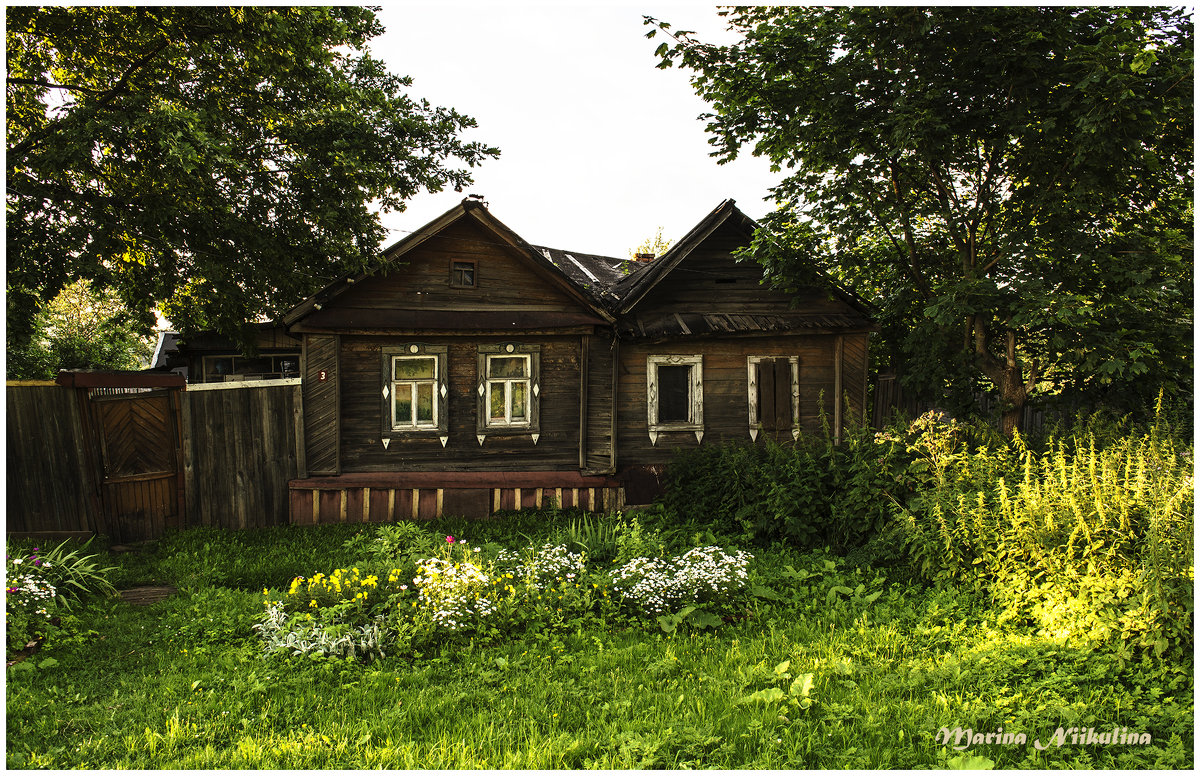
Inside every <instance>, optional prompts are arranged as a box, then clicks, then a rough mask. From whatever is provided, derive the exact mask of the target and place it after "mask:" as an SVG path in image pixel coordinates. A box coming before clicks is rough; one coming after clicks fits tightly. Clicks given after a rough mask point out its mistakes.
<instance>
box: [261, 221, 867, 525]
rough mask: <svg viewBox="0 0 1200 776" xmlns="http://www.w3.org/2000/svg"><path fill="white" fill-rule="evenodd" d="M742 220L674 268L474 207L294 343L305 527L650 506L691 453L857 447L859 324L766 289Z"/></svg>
mask: <svg viewBox="0 0 1200 776" xmlns="http://www.w3.org/2000/svg"><path fill="white" fill-rule="evenodd" d="M754 226H755V225H754V223H753V222H752V221H751V220H750V219H749V218H747V217H746V216H745V215H743V214H742V213H741V212H740V211H739V210H738V209H737V208H736V207H735V205H734V203H733V202H732V201H726V202H724V203H722V204H721V205H720V206H719V207H717V208H716V209H715V210H714V211H713V212H712V213H710V214H709V215H708V216H707V217H706V218H705V219H704V220H703V221H701V222H700V224H698V225H697V226H696V227H695V228H694V229H693V230H692V231H691V232H690V233H688V235H687V236H685V237H684V238H683V239H682V240H680V241H679V242H678V243H676V244H675V245H674V246H673V247H672V248H671V249H670V250H669V251H667V252H666V253H665V254H664V255H662V256H661V257H658V258H656V259H654V260H653V261H649V262H638V261H629V260H622V259H614V258H606V257H602V256H595V255H590V254H583V253H577V252H573V251H563V250H558V249H553V248H547V247H541V246H536V245H531V244H529V243H527V242H526V241H525V240H524V239H522V238H521V237H520V236H518V235H517V234H515V233H514V232H513V231H512V230H510V229H509V228H508V227H506V226H505V225H504V224H503V223H501V222H500V221H499V220H498V219H496V218H495V216H493V215H492V214H491V213H490V212H489V210H488V209H487V207H486V206H485V205H484V204H483V203H481V202H478V201H475V200H472V199H467V200H464V201H463V202H462V203H461V204H460V205H458V206H457V207H455V208H453V209H451V210H450V211H448V212H447V213H445V214H444V215H442V216H441V217H440V218H438V219H436V220H434V221H433V222H431V223H430V224H428V225H426V226H425V227H424V228H422V229H420V230H418V231H416V232H414V233H412V234H410V235H409V236H408V237H406V238H404V239H402V240H400V241H399V242H397V243H396V244H395V245H393V246H391V247H390V248H388V249H387V250H386V251H385V258H386V261H385V263H384V265H383V266H382V268H381V269H379V270H377V271H374V272H371V273H367V274H363V275H359V276H356V277H346V278H343V279H341V280H339V281H337V282H335V283H333V284H331V285H330V286H328V287H326V288H325V289H323V290H322V291H320V292H319V293H317V294H315V295H314V296H312V297H311V298H309V299H307V300H305V301H304V302H303V303H301V304H300V305H298V306H296V307H295V308H294V309H292V310H291V311H290V312H289V313H288V314H287V315H286V316H284V318H283V320H282V323H283V324H284V325H285V326H286V327H287V328H288V331H289V332H290V333H291V334H292V336H295V337H297V338H299V339H300V340H301V341H302V342H303V351H302V358H301V372H302V377H303V399H304V402H303V403H304V429H305V455H306V469H307V474H308V476H306V477H304V478H303V479H298V480H295V481H293V482H291V483H290V489H291V492H290V495H291V519H292V521H293V522H295V523H314V522H339V521H355V522H357V521H388V520H395V519H403V518H410V517H428V516H433V515H438V514H442V513H446V514H465V515H469V516H482V515H487V514H490V513H493V512H496V511H499V510H503V509H513V508H522V507H536V506H543V505H547V504H548V503H549V502H550V501H551V500H553V501H554V502H555V503H557V504H559V505H561V506H564V507H571V506H580V507H583V508H585V509H589V510H602V509H611V508H619V507H621V506H623V505H625V504H627V503H628V504H634V503H647V502H648V501H649V500H651V498H652V497H653V496H654V495H655V494H656V493H657V492H659V490H660V486H659V484H658V478H659V477H660V475H661V473H662V471H663V470H664V468H665V464H666V463H667V462H668V461H669V460H670V458H671V456H672V454H673V451H675V450H676V449H678V448H686V447H689V446H694V445H700V444H715V443H720V442H726V441H732V440H746V439H751V440H762V439H763V438H764V437H765V436H767V435H771V436H774V437H776V438H778V439H782V440H787V439H793V438H795V437H796V436H798V435H799V434H800V433H801V432H802V431H813V432H815V431H818V430H819V429H820V423H821V420H820V416H821V414H822V413H825V415H826V416H827V417H828V419H829V421H830V422H831V423H832V424H833V426H834V428H835V429H840V428H841V425H842V423H843V421H844V418H843V417H842V411H843V410H842V408H843V402H837V401H835V397H837V396H845V397H846V399H847V402H846V404H848V407H849V411H850V412H852V413H855V414H856V415H860V416H861V414H862V413H863V412H864V410H865V406H866V390H867V338H868V336H869V334H870V332H871V331H872V330H873V328H874V326H873V324H872V323H871V321H870V318H869V315H868V311H867V309H866V306H865V305H864V303H862V302H861V301H860V300H858V299H856V298H854V297H852V296H851V295H849V294H847V293H845V292H842V291H837V290H835V291H833V292H832V293H831V292H829V291H826V290H815V289H814V290H812V291H810V292H804V293H800V294H798V295H797V294H786V293H782V292H778V291H773V290H769V289H767V288H765V287H764V286H762V285H761V282H760V281H761V274H762V272H761V269H760V268H759V267H757V266H756V265H754V264H752V263H739V262H737V261H735V260H734V259H733V257H732V255H731V251H733V250H735V249H736V248H738V247H741V246H743V245H746V244H747V243H748V241H749V240H750V238H751V235H752V233H753V229H754Z"/></svg>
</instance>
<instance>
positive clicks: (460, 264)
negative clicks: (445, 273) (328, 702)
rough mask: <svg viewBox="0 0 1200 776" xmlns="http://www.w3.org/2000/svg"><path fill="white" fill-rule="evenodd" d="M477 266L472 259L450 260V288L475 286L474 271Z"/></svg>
mask: <svg viewBox="0 0 1200 776" xmlns="http://www.w3.org/2000/svg"><path fill="white" fill-rule="evenodd" d="M477 269H478V267H477V266H476V264H475V262H473V261H459V260H452V261H451V262H450V286H451V287H452V288H475V273H476V271H477Z"/></svg>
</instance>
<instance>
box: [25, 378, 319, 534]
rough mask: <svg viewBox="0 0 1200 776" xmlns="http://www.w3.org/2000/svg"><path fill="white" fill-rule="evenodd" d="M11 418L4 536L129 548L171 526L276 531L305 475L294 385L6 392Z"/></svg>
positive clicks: (82, 386)
mask: <svg viewBox="0 0 1200 776" xmlns="http://www.w3.org/2000/svg"><path fill="white" fill-rule="evenodd" d="M135 379H136V378H133V377H129V378H128V380H130V381H133V380H135ZM93 382H94V381H93ZM6 411H7V421H8V426H7V469H8V472H7V473H8V489H7V492H8V496H7V531H8V533H10V534H22V533H37V534H49V533H55V534H67V535H69V534H76V533H92V532H95V533H102V534H105V535H106V536H108V537H109V538H111V539H112V540H114V541H118V542H131V541H139V540H143V539H152V538H156V537H158V536H161V535H162V533H163V531H165V530H166V529H168V528H183V527H190V526H199V525H208V526H219V527H225V528H254V527H261V526H269V525H283V524H286V523H287V522H288V481H289V480H292V479H296V478H297V477H303V476H305V474H306V471H305V464H304V447H303V439H304V436H303V428H302V423H303V413H302V411H301V398H300V385H299V380H287V381H282V380H275V381H269V382H268V381H263V382H261V383H258V382H255V383H219V384H216V385H203V386H200V385H195V386H191V387H189V388H187V389H186V390H183V389H182V386H174V387H171V386H163V385H161V384H160V385H159V386H157V387H154V388H152V389H151V390H147V391H134V390H128V389H127V390H120V389H114V388H113V387H112V386H94V385H91V384H90V383H89V382H88V381H86V380H82V379H81V380H79V384H75V383H71V384H70V385H68V386H59V385H53V384H40V385H30V384H12V383H10V384H9V385H8V386H7V390H6Z"/></svg>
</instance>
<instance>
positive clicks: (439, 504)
mask: <svg viewBox="0 0 1200 776" xmlns="http://www.w3.org/2000/svg"><path fill="white" fill-rule="evenodd" d="M435 514H436V515H437V517H441V516H442V489H441V488H438V490H437V512H436V513H435Z"/></svg>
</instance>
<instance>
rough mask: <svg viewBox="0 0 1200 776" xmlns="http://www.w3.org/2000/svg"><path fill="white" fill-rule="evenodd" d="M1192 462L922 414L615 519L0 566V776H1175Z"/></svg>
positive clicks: (1186, 733)
mask: <svg viewBox="0 0 1200 776" xmlns="http://www.w3.org/2000/svg"><path fill="white" fill-rule="evenodd" d="M1189 435H1190V429H1184V428H1177V427H1173V426H1172V425H1171V424H1170V423H1168V422H1167V420H1166V413H1162V412H1160V413H1159V414H1158V415H1157V416H1156V420H1155V421H1154V422H1153V423H1150V424H1149V425H1146V426H1136V425H1134V424H1133V423H1131V422H1130V421H1128V420H1120V419H1116V420H1114V419H1111V418H1110V419H1106V418H1103V417H1100V416H1093V417H1091V418H1085V419H1082V420H1081V421H1079V422H1078V423H1076V424H1074V425H1073V426H1070V427H1065V426H1064V427H1059V428H1057V429H1054V430H1053V431H1052V432H1050V433H1048V434H1046V435H1045V436H1044V437H1042V438H1039V439H1025V438H1022V437H1020V436H1016V437H1014V438H1011V439H1009V438H1004V437H1001V436H999V435H997V434H996V433H994V432H992V431H989V430H987V429H985V428H983V427H980V426H976V425H972V424H963V423H958V422H954V421H949V420H942V419H939V418H938V417H936V416H925V417H922V418H919V419H917V420H916V421H914V422H911V423H909V422H900V421H898V422H896V423H894V424H893V425H891V426H890V427H889V428H887V429H885V430H881V431H875V430H867V429H861V430H857V431H854V432H852V433H849V434H847V435H846V436H844V437H843V439H842V440H841V443H840V444H834V443H833V441H832V440H830V439H828V438H810V439H802V440H801V441H800V443H798V444H795V445H790V444H789V445H787V446H781V445H765V446H764V445H759V446H757V447H751V446H731V447H716V446H703V447H700V448H697V449H695V450H694V451H692V452H689V453H687V454H682V455H681V456H680V457H679V458H678V461H677V463H676V464H675V465H674V466H673V467H672V469H671V471H670V472H669V475H670V482H671V489H670V491H669V493H668V495H667V497H666V498H665V499H664V500H663V502H662V503H660V504H658V505H656V506H655V507H652V508H650V509H645V510H641V511H638V512H635V513H630V514H624V515H621V514H617V515H608V516H602V517H599V516H584V515H580V514H578V513H570V512H560V511H557V510H546V511H542V512H537V513H529V512H521V513H514V514H511V515H506V516H503V517H500V518H498V519H494V520H482V521H467V520H462V519H443V520H438V521H430V522H426V523H421V524H412V523H395V524H390V525H368V526H361V525H335V526H323V527H318V528H300V527H282V528H273V529H262V530H253V531H244V532H237V533H234V532H224V531H218V530H211V529H194V530H189V531H185V532H180V533H175V534H172V535H168V536H167V537H165V538H164V539H162V540H161V541H160V542H158V543H157V545H155V546H153V547H147V548H144V549H143V550H142V551H140V552H137V553H129V554H124V555H119V556H113V555H110V554H109V553H107V552H105V551H102V550H98V549H94V548H92V549H89V548H82V549H75V550H71V551H68V548H67V547H66V546H65V545H64V546H59V547H57V548H55V549H53V550H50V551H45V550H43V549H41V545H28V544H21V545H16V544H14V543H12V542H10V543H9V546H8V558H7V562H6V569H7V574H8V576H7V614H8V619H7V636H8V657H9V660H10V661H14V660H17V661H18V662H14V663H11V664H10V665H9V667H8V669H7V679H8V683H7V689H6V698H7V721H8V733H7V741H6V751H7V755H6V764H7V766H8V767H9V768H393V767H394V768H684V767H688V768H693V767H695V768H756V769H757V768H779V769H782V768H852V767H854V768H941V767H972V768H987V767H997V768H1058V767H1075V768H1079V767H1082V768H1149V767H1159V768H1162V767H1168V768H1191V767H1193V766H1194V759H1193V744H1194V740H1193V727H1194V724H1193V720H1194V708H1193V700H1192V698H1193V657H1192V653H1193V649H1194V641H1193V636H1192V590H1193V561H1192V554H1193V547H1192V523H1193V506H1192V504H1193V497H1192V494H1193V481H1192V470H1193V468H1192V467H1193V460H1192V459H1193V452H1192V447H1191V443H1190V439H1188V436H1189ZM89 552H90V553H92V554H90V555H89V554H88V553H89ZM138 584H172V585H175V586H177V587H178V592H177V593H175V594H174V595H172V596H170V597H169V598H167V599H165V600H163V601H160V602H158V603H154V604H151V605H149V606H144V607H135V606H131V605H129V604H127V603H125V602H124V601H122V600H120V599H119V598H116V597H114V596H112V595H111V593H112V590H113V588H114V587H115V588H127V587H131V586H134V585H138ZM31 641H33V642H35V643H37V644H38V645H39V648H37V649H32V650H30V649H25V647H26V645H27V644H28V643H29V642H31ZM943 729H944V732H943ZM1035 742H1036V744H1035Z"/></svg>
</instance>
